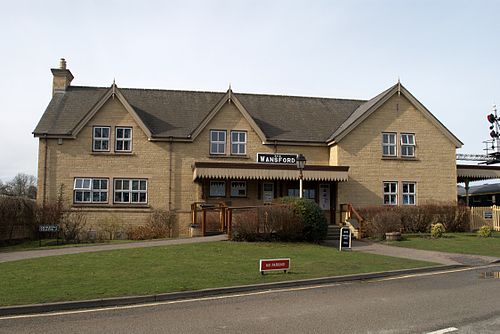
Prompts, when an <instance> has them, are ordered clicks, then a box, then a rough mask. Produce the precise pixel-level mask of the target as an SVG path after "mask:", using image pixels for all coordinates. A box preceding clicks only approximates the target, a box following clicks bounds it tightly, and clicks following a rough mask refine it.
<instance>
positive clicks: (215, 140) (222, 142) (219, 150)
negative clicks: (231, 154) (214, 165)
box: [210, 130, 226, 154]
mask: <svg viewBox="0 0 500 334" xmlns="http://www.w3.org/2000/svg"><path fill="white" fill-rule="evenodd" d="M210 154H226V130H210Z"/></svg>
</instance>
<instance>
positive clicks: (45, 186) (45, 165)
mask: <svg viewBox="0 0 500 334" xmlns="http://www.w3.org/2000/svg"><path fill="white" fill-rule="evenodd" d="M43 137H44V139H45V150H44V151H45V152H44V158H43V195H42V196H43V197H42V207H45V200H46V198H47V156H48V149H49V146H48V139H47V134H46V133H44V134H43Z"/></svg>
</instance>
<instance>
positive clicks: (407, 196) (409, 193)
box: [402, 182, 417, 205]
mask: <svg viewBox="0 0 500 334" xmlns="http://www.w3.org/2000/svg"><path fill="white" fill-rule="evenodd" d="M416 189H417V185H416V183H415V182H403V192H402V193H403V205H415V204H416V198H417V192H416Z"/></svg>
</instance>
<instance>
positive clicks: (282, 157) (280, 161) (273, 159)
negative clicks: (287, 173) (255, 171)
mask: <svg viewBox="0 0 500 334" xmlns="http://www.w3.org/2000/svg"><path fill="white" fill-rule="evenodd" d="M257 162H258V163H261V164H273V165H295V164H296V163H297V154H293V153H257Z"/></svg>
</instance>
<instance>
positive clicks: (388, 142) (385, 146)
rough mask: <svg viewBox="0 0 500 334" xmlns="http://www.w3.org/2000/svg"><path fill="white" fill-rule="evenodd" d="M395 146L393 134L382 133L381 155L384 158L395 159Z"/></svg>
mask: <svg viewBox="0 0 500 334" xmlns="http://www.w3.org/2000/svg"><path fill="white" fill-rule="evenodd" d="M396 146H397V145H396V134H395V133H392V132H386V133H382V155H383V156H384V157H395V156H396V155H397V149H396Z"/></svg>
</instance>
